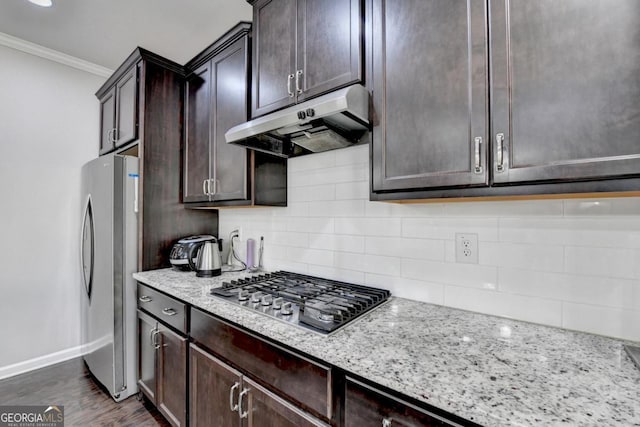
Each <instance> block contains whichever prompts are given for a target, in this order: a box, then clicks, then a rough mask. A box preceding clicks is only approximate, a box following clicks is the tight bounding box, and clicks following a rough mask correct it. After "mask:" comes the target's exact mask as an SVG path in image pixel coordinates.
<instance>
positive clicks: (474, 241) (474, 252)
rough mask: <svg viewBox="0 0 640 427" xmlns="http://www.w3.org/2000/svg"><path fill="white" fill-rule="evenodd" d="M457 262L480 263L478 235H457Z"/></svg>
mask: <svg viewBox="0 0 640 427" xmlns="http://www.w3.org/2000/svg"><path fill="white" fill-rule="evenodd" d="M456 262H461V263H465V264H477V263H478V235H477V234H475V233H456Z"/></svg>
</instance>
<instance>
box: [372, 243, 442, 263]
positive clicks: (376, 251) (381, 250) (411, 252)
mask: <svg viewBox="0 0 640 427" xmlns="http://www.w3.org/2000/svg"><path fill="white" fill-rule="evenodd" d="M444 243H445V241H444V240H429V239H405V238H400V237H367V240H366V253H368V254H372V255H388V256H394V257H402V258H413V259H428V260H434V261H444Z"/></svg>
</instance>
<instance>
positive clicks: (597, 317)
mask: <svg viewBox="0 0 640 427" xmlns="http://www.w3.org/2000/svg"><path fill="white" fill-rule="evenodd" d="M638 325H640V311H635V310H625V309H620V308H610V307H599V306H595V305H586V304H573V303H563V306H562V327H563V328H567V329H575V330H578V331H589V332H593V333H595V334H600V335H607V336H611V337H617V338H624V339H629V340H634V341H640V327H638Z"/></svg>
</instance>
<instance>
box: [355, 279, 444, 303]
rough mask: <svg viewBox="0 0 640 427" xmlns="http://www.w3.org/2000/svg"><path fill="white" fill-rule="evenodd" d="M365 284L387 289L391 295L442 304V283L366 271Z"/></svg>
mask: <svg viewBox="0 0 640 427" xmlns="http://www.w3.org/2000/svg"><path fill="white" fill-rule="evenodd" d="M365 284H366V285H368V286H375V287H376V288H382V289H387V290H389V291H391V294H392V295H395V296H398V297H401V298H409V299H414V300H417V301H424V302H429V303H432V304H440V305H442V304H444V285H443V284H441V283H431V282H425V281H422V280H411V279H405V278H403V277H398V276H384V275H381V274H371V273H367V274H366V276H365Z"/></svg>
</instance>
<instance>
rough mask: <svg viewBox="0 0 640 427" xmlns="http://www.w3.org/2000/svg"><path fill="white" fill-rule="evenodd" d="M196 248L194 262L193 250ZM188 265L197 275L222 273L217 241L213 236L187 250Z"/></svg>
mask: <svg viewBox="0 0 640 427" xmlns="http://www.w3.org/2000/svg"><path fill="white" fill-rule="evenodd" d="M197 249H199V250H198V257H197V259H196V262H195V264H194V262H193V258H194V256H193V252H194V251H196V250H197ZM188 259H189V265H190V266H191V269H192V270H195V272H196V276H198V277H213V276H219V275H220V274H222V256H221V255H220V249H219V248H218V241H217V240H216V239H215V238H214V239H213V240H211V241H207V242H204V243H203V244H202V245H201V246H199V247H192V248H191V250H190V252H189V257H188Z"/></svg>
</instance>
